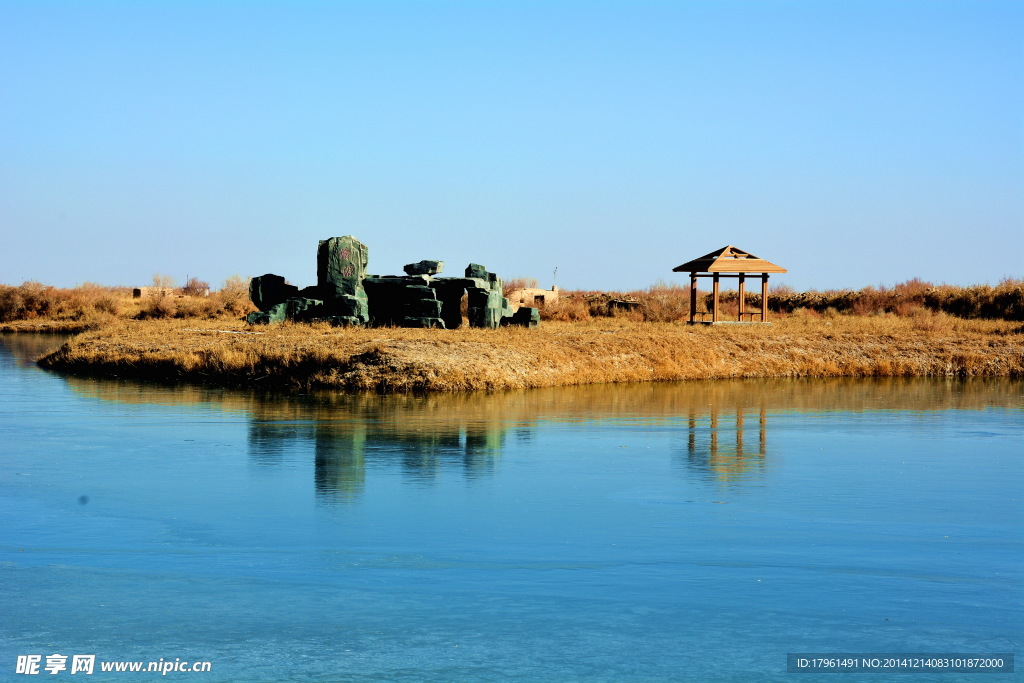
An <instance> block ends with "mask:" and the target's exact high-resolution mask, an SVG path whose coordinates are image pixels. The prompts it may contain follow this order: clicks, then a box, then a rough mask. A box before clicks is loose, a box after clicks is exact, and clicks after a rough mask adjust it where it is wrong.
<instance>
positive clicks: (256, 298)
mask: <svg viewBox="0 0 1024 683" xmlns="http://www.w3.org/2000/svg"><path fill="white" fill-rule="evenodd" d="M298 291H299V288H298V287H296V286H295V285H290V284H288V283H287V282H285V281H284V278H283V277H281V276H280V275H274V274H273V273H267V274H266V275H258V276H256V277H254V278H252V279H251V280H249V298H250V299H251V300H252V302H253V304H255V305H256V308H258V309H260V310H261V311H268V310H270V309H271V308H273V307H274V306H276V305H277V304H280V303H283V302H284V301H285V300H286V299H288V298H289V297H293V296H295V295H296V294H297V293H298Z"/></svg>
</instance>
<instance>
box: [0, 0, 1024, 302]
mask: <svg viewBox="0 0 1024 683" xmlns="http://www.w3.org/2000/svg"><path fill="white" fill-rule="evenodd" d="M1022 45H1024V3H1021V2H1019V1H1016V0H1015V1H1013V2H1009V1H1001V0H962V1H951V2H947V1H944V0H922V1H917V0H883V1H880V2H874V1H872V0H848V1H843V0H813V1H797V0H747V1H744V2H730V1H729V0H713V1H712V0H707V1H697V0H692V1H687V0H675V1H672V2H656V1H649V0H616V1H601V0H588V1H579V2H570V1H567V0H544V1H543V2H541V1H537V2H533V1H530V2H527V1H522V0H519V1H513V0H509V1H504V2H503V1H501V0H478V1H475V2H469V1H466V2H450V1H448V2H446V1H441V0H419V1H405V2H403V1H398V0H367V1H365V2H347V1H343V0H339V1H332V2H328V1H324V2H310V1H302V0H292V1H287V2H286V1H284V0H282V1H281V2H259V1H257V0H245V1H242V0H237V1H234V2H225V1H217V0H202V1H195V2H191V1H184V0H174V1H163V2H161V1H160V0H145V1H142V0H139V1H137V2H95V1H90V0H77V1H74V2H52V1H49V0H25V1H14V0H0V226H2V234H3V238H2V246H0V282H4V283H7V284H18V283H20V282H22V281H24V280H29V279H32V280H39V281H42V282H45V283H48V284H54V285H58V286H73V285H75V284H78V283H82V282H85V281H92V282H99V283H102V284H126V285H138V284H146V283H148V282H150V281H151V279H152V276H153V274H154V273H155V272H161V273H164V274H167V275H171V276H173V277H174V278H175V279H176V280H177V281H178V282H179V284H180V283H182V282H183V281H184V279H185V277H186V276H189V275H191V276H198V277H200V278H202V279H205V280H208V281H210V282H211V283H212V284H214V285H215V286H216V285H217V284H219V283H220V282H222V281H223V280H224V279H225V278H227V277H228V276H230V275H232V274H236V273H237V274H241V275H244V276H250V275H258V274H262V273H265V272H274V273H278V274H281V275H284V276H285V277H287V278H289V279H290V280H291V281H292V282H293V283H295V284H298V285H300V286H302V285H307V284H313V283H314V282H315V279H316V247H317V242H318V240H320V239H323V238H326V237H330V236H334V235H348V234H351V235H355V236H356V237H358V238H359V239H361V240H362V241H364V242H365V243H366V244H367V245H368V246H369V248H370V271H371V272H375V273H398V272H401V267H402V265H403V264H405V263H409V262H412V261H418V260H420V259H427V258H436V259H443V260H444V261H446V263H447V269H446V274H460V273H461V271H462V269H463V268H464V267H465V265H466V264H467V263H468V262H470V261H474V262H478V263H482V264H484V265H486V266H487V267H488V268H490V269H491V270H493V271H496V272H497V273H499V275H501V276H503V277H514V276H523V277H536V278H538V279H539V280H540V282H541V284H544V285H547V284H550V280H551V274H552V272H553V271H554V269H555V268H557V269H558V284H559V285H560V286H562V287H565V288H582V289H606V290H611V289H637V288H644V287H647V286H649V285H651V284H653V283H655V282H656V281H657V280H659V279H661V280H665V281H669V282H672V281H678V282H680V283H682V282H683V281H684V279H685V278H684V276H682V275H681V274H674V273H672V272H671V269H672V268H673V267H674V266H676V265H678V264H680V263H682V262H684V261H687V260H689V259H691V258H694V257H696V256H700V255H702V254H704V253H706V252H709V251H711V250H713V249H716V248H718V247H722V246H725V245H726V244H734V245H736V246H738V247H740V248H742V249H746V250H747V251H750V252H752V253H754V254H756V255H758V256H761V257H763V258H767V259H768V260H771V261H774V262H776V263H779V264H780V265H783V266H785V267H787V268H789V270H790V272H789V274H787V275H782V276H778V281H779V282H780V283H785V284H789V285H791V286H793V287H795V288H797V289H809V288H817V289H827V288H840V287H854V288H858V287H862V286H865V285H872V284H880V283H885V284H893V283H896V282H899V281H902V280H906V279H909V278H912V277H915V276H916V277H921V278H924V279H926V280H930V281H933V282H948V283H954V284H973V283H980V282H991V283H995V282H997V281H998V280H999V279H1001V278H1003V277H1007V276H1012V277H1021V276H1024V77H1022V74H1024V48H1022ZM773 281H775V280H773Z"/></svg>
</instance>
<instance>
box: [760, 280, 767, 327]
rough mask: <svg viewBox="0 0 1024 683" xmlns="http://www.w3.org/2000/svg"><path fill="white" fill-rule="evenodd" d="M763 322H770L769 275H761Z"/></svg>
mask: <svg viewBox="0 0 1024 683" xmlns="http://www.w3.org/2000/svg"><path fill="white" fill-rule="evenodd" d="M761 322H763V323H766V322H768V273H761Z"/></svg>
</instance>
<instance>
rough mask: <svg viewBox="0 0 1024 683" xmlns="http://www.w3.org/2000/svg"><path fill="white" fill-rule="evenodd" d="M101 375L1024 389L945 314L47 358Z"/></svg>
mask: <svg viewBox="0 0 1024 683" xmlns="http://www.w3.org/2000/svg"><path fill="white" fill-rule="evenodd" d="M40 364H41V365H43V366H44V367H48V368H54V369H59V370H62V371H67V372H72V373H85V374H98V375H103V376H117V377H131V378H145V379H159V380H170V381H195V382H202V383H205V384H220V385H229V386H232V385H233V386H258V387H266V388H274V389H288V390H314V389H341V390H347V391H353V390H357V391H379V392H420V391H465V390H474V389H511V388H530V387H549V386H563V385H577V384H595V383H609V382H638V381H652V380H681V379H712V378H740V377H844V376H845V377H856V376H878V377H904V376H960V377H966V376H1003V377H1024V334H1022V328H1021V326H1020V324H1019V323H1013V322H1008V321H984V320H973V321H972V320H961V319H956V318H952V317H949V316H945V315H942V314H923V315H918V316H911V317H899V316H869V317H858V316H833V317H831V318H807V317H797V316H794V317H790V318H787V319H784V320H779V321H777V322H775V324H773V325H770V326H762V325H750V326H718V327H713V328H712V327H703V326H697V327H690V326H686V325H681V324H677V323H650V322H635V321H631V320H626V319H616V318H610V319H609V318H604V319H599V320H592V321H586V322H571V323H569V322H547V323H544V324H543V325H542V326H541V327H540V328H539V329H532V330H530V329H522V328H503V329H500V330H493V331H492V330H479V329H458V330H416V329H391V328H388V329H339V328H332V327H329V326H326V325H298V324H295V325H293V324H283V325H279V326H272V327H262V328H255V329H254V328H250V327H246V326H245V325H244V324H242V323H238V322H227V321H196V320H148V321H127V322H120V323H117V324H113V325H110V326H107V327H104V328H103V329H100V330H96V331H91V332H86V333H84V334H81V335H79V336H77V337H75V338H73V339H72V340H70V341H69V342H68V343H67V344H65V345H64V346H63V347H62V348H61V349H60V350H58V351H56V352H54V353H53V354H50V355H48V356H46V357H44V358H43V359H41V360H40Z"/></svg>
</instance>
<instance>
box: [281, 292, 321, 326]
mask: <svg viewBox="0 0 1024 683" xmlns="http://www.w3.org/2000/svg"><path fill="white" fill-rule="evenodd" d="M284 306H285V313H284V315H285V318H287V319H288V320H298V321H305V322H308V321H311V320H316V319H317V318H319V317H322V316H323V315H324V302H323V301H320V300H319V299H304V298H302V297H293V298H291V299H288V301H286V302H284Z"/></svg>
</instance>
